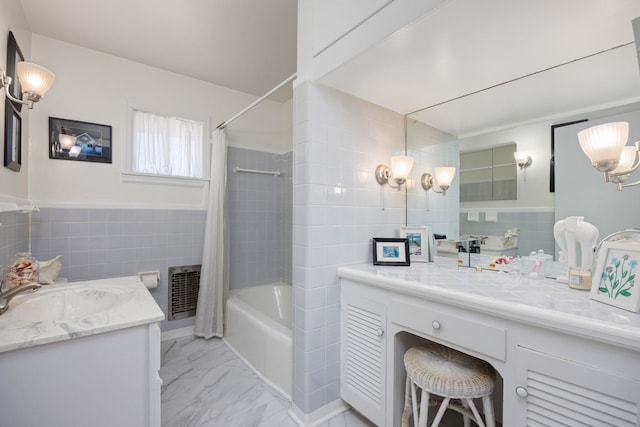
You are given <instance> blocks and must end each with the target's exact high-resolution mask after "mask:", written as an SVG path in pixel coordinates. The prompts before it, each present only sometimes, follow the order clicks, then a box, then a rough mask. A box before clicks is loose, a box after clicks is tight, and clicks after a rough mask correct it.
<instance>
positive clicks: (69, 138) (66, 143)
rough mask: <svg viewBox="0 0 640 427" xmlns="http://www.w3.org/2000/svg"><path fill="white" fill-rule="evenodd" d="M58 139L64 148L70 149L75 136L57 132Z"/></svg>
mask: <svg viewBox="0 0 640 427" xmlns="http://www.w3.org/2000/svg"><path fill="white" fill-rule="evenodd" d="M58 141H60V146H61V147H62V148H64V149H65V150H70V149H71V147H73V146H74V145H76V137H75V136H73V135H67V134H64V133H61V134H58Z"/></svg>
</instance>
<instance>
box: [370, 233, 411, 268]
mask: <svg viewBox="0 0 640 427" xmlns="http://www.w3.org/2000/svg"><path fill="white" fill-rule="evenodd" d="M373 265H397V266H409V265H411V260H410V256H409V241H408V240H407V239H403V238H400V239H398V238H386V237H374V238H373Z"/></svg>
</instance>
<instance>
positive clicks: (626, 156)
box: [611, 145, 636, 175]
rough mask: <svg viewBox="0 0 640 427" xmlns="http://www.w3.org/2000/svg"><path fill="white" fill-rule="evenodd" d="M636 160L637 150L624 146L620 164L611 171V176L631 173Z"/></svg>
mask: <svg viewBox="0 0 640 427" xmlns="http://www.w3.org/2000/svg"><path fill="white" fill-rule="evenodd" d="M635 160H636V148H635V147H633V146H631V145H626V146H624V147H623V148H622V153H621V154H620V162H619V163H618V166H617V167H616V168H615V169H614V170H612V171H611V174H612V175H615V174H623V173H625V172H631V168H632V167H633V163H634V162H635Z"/></svg>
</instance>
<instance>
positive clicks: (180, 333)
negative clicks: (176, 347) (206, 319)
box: [160, 325, 196, 341]
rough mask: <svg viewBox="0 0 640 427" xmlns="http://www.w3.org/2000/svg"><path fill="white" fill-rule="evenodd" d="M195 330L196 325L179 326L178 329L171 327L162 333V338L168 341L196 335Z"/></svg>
mask: <svg viewBox="0 0 640 427" xmlns="http://www.w3.org/2000/svg"><path fill="white" fill-rule="evenodd" d="M195 331H196V327H195V325H192V326H186V327H184V328H178V329H170V330H168V331H164V332H162V334H161V335H160V340H162V341H167V340H175V339H178V338H184V337H192V336H194V335H195Z"/></svg>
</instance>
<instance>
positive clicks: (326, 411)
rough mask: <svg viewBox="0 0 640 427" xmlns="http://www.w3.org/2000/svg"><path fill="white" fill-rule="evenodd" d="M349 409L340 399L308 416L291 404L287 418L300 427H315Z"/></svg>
mask: <svg viewBox="0 0 640 427" xmlns="http://www.w3.org/2000/svg"><path fill="white" fill-rule="evenodd" d="M349 408H350V407H349V405H347V404H346V403H345V402H343V401H342V400H341V399H338V400H334V401H333V402H331V403H329V404H327V405H324V406H323V407H322V408H319V409H316V410H315V411H313V412H311V413H310V414H305V413H304V412H302V411H301V410H300V408H298V407H297V406H296V404H295V403H292V404H291V408H290V409H289V418H291V419H292V420H293V421H294V422H295V423H296V424H297V425H299V426H300V427H316V426H319V425H320V424H322V423H326V422H327V421H329V420H330V419H332V418H334V417H336V416H338V415H340V414H341V413H343V412H346V411H348V410H349Z"/></svg>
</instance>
